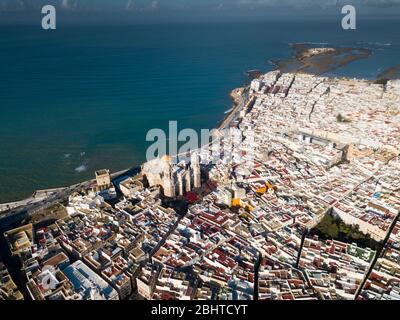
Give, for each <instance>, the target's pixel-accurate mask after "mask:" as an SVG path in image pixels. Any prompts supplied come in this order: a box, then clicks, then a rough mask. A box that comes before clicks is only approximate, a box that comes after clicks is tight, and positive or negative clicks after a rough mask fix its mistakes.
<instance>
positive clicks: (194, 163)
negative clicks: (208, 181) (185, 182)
mask: <svg viewBox="0 0 400 320" xmlns="http://www.w3.org/2000/svg"><path fill="white" fill-rule="evenodd" d="M190 165H191V168H192V172H193V187H194V188H200V187H201V171H200V161H199V156H198V154H197V153H192V155H191V157H190Z"/></svg>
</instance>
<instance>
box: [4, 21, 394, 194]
mask: <svg viewBox="0 0 400 320" xmlns="http://www.w3.org/2000/svg"><path fill="white" fill-rule="evenodd" d="M399 30H400V21H399V20H397V21H394V20H392V21H390V20H389V21H383V20H365V21H363V20H361V21H359V22H358V29H357V30H356V31H343V30H341V29H340V20H339V19H338V20H335V19H331V20H325V21H315V20H314V21H301V20H296V21H290V20H288V21H262V22H251V23H250V22H240V23H239V22H238V23H209V24H205V23H204V24H200V23H199V24H160V25H126V24H125V25H109V26H95V25H91V26H79V27H77V26H75V27H72V26H68V27H67V26H65V27H63V26H58V28H57V30H55V31H50V32H48V31H43V30H41V29H40V26H39V25H35V26H11V25H7V26H2V25H0V202H6V201H12V200H17V199H21V198H24V197H26V196H29V195H31V194H32V192H33V191H34V190H36V189H43V188H50V187H58V186H65V185H69V184H72V183H75V182H78V181H81V180H85V179H87V178H91V177H92V176H93V172H94V170H96V169H99V168H110V169H111V170H113V171H116V170H121V169H123V168H126V167H129V166H131V165H134V164H140V163H141V162H143V161H144V160H145V150H146V148H147V146H148V143H146V141H145V137H146V133H147V131H148V130H150V129H152V128H164V129H165V128H167V127H168V121H169V120H177V121H178V123H179V128H182V129H183V128H187V127H188V128H194V129H196V130H198V129H201V128H212V127H214V126H215V125H216V124H217V123H218V121H219V120H221V118H222V117H223V116H224V112H225V111H226V110H227V109H229V108H230V107H231V106H230V104H231V102H230V99H229V96H228V95H229V92H230V90H231V89H233V88H235V87H238V86H241V85H242V84H243V83H244V82H245V81H246V77H245V75H244V72H245V71H248V70H251V69H260V70H262V71H268V70H270V69H271V66H269V65H268V63H267V61H268V60H269V59H280V58H285V57H288V56H290V55H291V50H290V48H289V46H288V44H289V43H297V42H309V43H315V46H321V45H326V46H328V45H329V46H353V47H365V48H371V49H373V50H374V54H373V56H372V57H371V58H369V59H368V60H362V61H358V62H355V63H353V64H350V65H349V66H347V67H346V68H344V69H343V70H338V71H336V72H335V74H339V75H346V76H354V77H363V78H374V77H375V76H376V75H377V74H378V73H380V71H382V70H383V69H385V68H388V67H391V66H393V65H396V64H399V63H400V34H399V32H398V31H399Z"/></svg>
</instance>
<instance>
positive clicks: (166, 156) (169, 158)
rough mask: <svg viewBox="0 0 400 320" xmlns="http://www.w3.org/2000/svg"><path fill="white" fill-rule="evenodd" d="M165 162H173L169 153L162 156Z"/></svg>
mask: <svg viewBox="0 0 400 320" xmlns="http://www.w3.org/2000/svg"><path fill="white" fill-rule="evenodd" d="M161 159H162V160H163V161H164V162H172V157H171V156H169V155H165V156H163V157H162V158H161Z"/></svg>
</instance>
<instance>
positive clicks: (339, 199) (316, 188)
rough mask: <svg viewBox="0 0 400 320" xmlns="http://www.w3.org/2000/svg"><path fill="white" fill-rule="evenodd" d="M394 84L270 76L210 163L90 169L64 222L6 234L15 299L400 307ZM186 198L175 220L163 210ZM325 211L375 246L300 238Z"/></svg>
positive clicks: (398, 131)
mask: <svg viewBox="0 0 400 320" xmlns="http://www.w3.org/2000/svg"><path fill="white" fill-rule="evenodd" d="M399 89H400V82H399V81H389V82H388V84H387V85H378V84H373V83H371V82H367V81H361V80H349V79H337V78H327V77H317V76H312V75H305V74H282V73H280V72H279V71H274V72H270V73H268V74H266V75H264V76H262V77H260V78H259V79H256V80H254V81H253V82H252V84H251V86H250V94H249V95H250V97H249V100H248V103H247V104H246V106H245V108H244V109H243V110H241V111H240V117H239V119H236V121H234V122H232V123H231V127H230V128H229V130H231V131H232V134H236V133H237V130H238V129H239V131H240V133H241V137H240V143H239V144H238V145H237V146H236V147H235V148H232V149H230V150H229V152H227V150H226V149H224V148H226V143H223V144H222V145H221V150H220V151H219V159H218V160H217V161H215V154H212V153H211V152H210V150H209V149H208V148H205V147H204V148H201V149H200V150H198V151H197V152H196V153H197V155H196V156H193V155H192V157H191V164H190V165H189V164H186V165H185V164H182V163H180V164H178V165H172V164H171V158H170V157H167V158H168V159H167V158H165V157H164V159H158V160H157V159H156V160H153V161H152V162H150V163H148V164H146V165H144V167H143V168H144V169H143V171H142V173H141V174H139V175H138V176H135V177H126V179H125V180H123V181H120V182H119V183H118V184H119V185H115V186H112V185H111V181H110V179H109V177H108V175H109V173H108V172H107V171H99V172H98V173H97V179H98V182H97V184H98V187H99V188H98V189H93V190H86V191H85V192H82V193H75V194H72V195H71V196H70V198H69V202H68V205H67V206H66V208H65V210H66V211H67V213H68V216H67V217H66V218H64V219H60V220H57V221H56V222H55V223H54V224H51V225H50V226H47V227H45V228H37V227H34V226H32V225H27V226H22V227H20V228H18V229H14V230H11V231H9V232H7V233H6V234H5V236H6V239H7V241H8V243H9V247H10V250H11V252H12V254H13V255H14V256H15V257H18V259H19V260H20V263H21V266H22V274H23V275H24V277H25V280H26V282H27V291H28V294H29V295H30V296H31V297H32V298H33V299H134V298H138V297H142V298H145V299H178V300H183V299H195V300H207V299H220V300H229V299H262V300H269V299H277V300H305V299H356V298H357V299H399V298H400V291H399V290H400V287H399V281H400V280H399V268H400V258H399V257H400V256H399V250H400V236H399V234H400V225H399V222H397V220H398V216H399V208H400V178H399V172H400V158H399V149H398V146H399V142H400V139H399V135H400V112H399V107H398V106H399V102H400V94H399V92H400V90H399ZM234 127H235V128H234ZM235 132H236V133H235ZM225 142H226V141H225ZM166 159H167V160H168V161H166ZM199 159H200V160H201V161H200V162H201V171H202V172H200V165H199V163H198V162H197V161H198V160H199ZM171 166H172V167H171ZM146 180H147V183H146ZM201 182H203V183H201ZM201 184H203V185H201ZM205 185H207V188H204V186H205ZM116 189H117V191H119V192H118V193H117V192H116ZM205 189H207V192H204V190H205ZM189 193H190V194H191V195H193V194H194V193H196V197H190V198H191V199H193V203H192V202H191V203H190V205H189V208H188V210H187V212H186V211H185V212H184V213H182V212H179V213H178V210H177V209H176V208H175V209H172V207H174V206H173V205H166V203H165V202H164V200H165V199H168V198H174V199H178V200H179V201H184V200H185V199H186V200H187V197H186V198H185V196H187V195H188V194H189ZM169 200H172V199H169ZM167 202H168V201H167ZM327 214H330V215H333V216H335V217H337V218H340V219H341V220H342V221H343V222H344V223H346V224H348V225H352V226H356V227H357V228H358V230H359V231H360V232H362V233H364V234H367V235H368V236H369V237H370V238H371V239H373V240H375V241H377V242H382V243H383V250H378V251H374V250H372V249H369V248H362V247H361V246H358V245H356V244H355V243H345V242H341V241H336V240H333V239H328V240H326V239H321V238H318V237H316V236H311V235H310V234H309V231H310V230H311V229H313V228H314V227H315V226H316V225H318V224H319V223H320V222H321V220H322V219H323V218H324V216H325V215H327ZM396 222H397V224H396ZM386 240H387V241H386Z"/></svg>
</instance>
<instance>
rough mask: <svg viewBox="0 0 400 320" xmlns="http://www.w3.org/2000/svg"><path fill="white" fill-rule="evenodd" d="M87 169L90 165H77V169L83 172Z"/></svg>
mask: <svg viewBox="0 0 400 320" xmlns="http://www.w3.org/2000/svg"><path fill="white" fill-rule="evenodd" d="M87 169H88V167H87V166H86V165H85V164H82V165H80V166H79V167H76V168H75V171H76V172H79V173H81V172H85V171H86V170H87Z"/></svg>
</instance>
